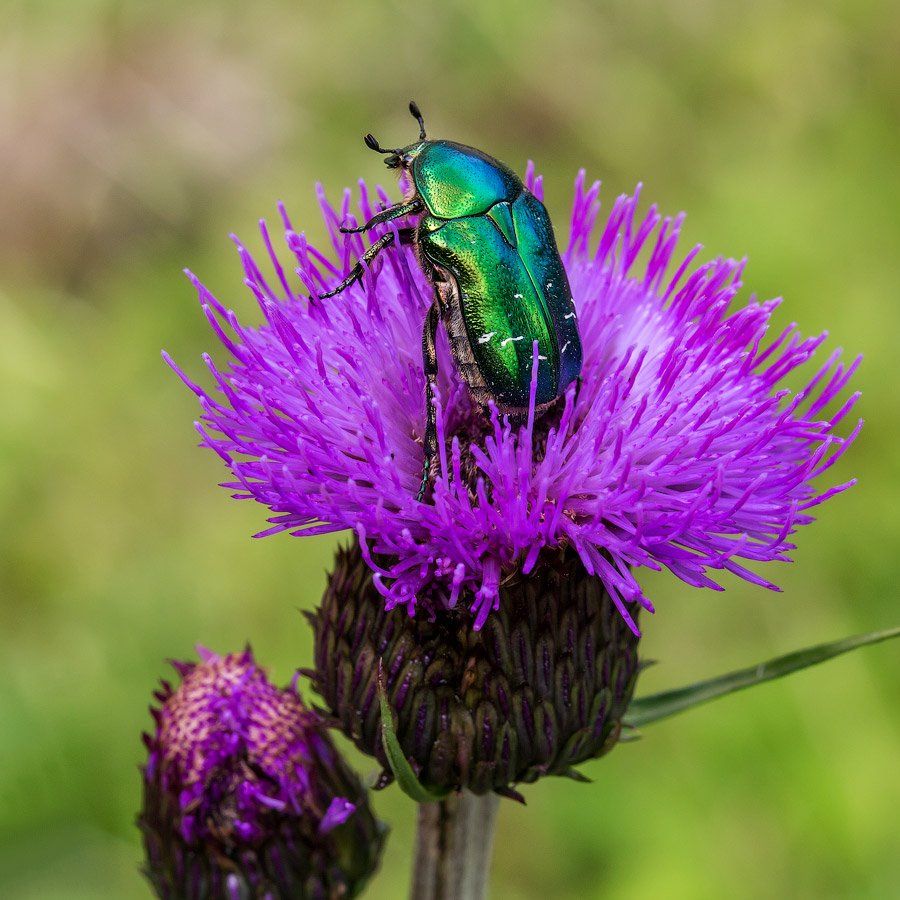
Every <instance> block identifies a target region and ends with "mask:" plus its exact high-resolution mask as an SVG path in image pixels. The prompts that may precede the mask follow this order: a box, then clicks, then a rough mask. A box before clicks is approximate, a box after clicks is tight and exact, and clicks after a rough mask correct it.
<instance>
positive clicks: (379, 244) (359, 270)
mask: <svg viewBox="0 0 900 900" xmlns="http://www.w3.org/2000/svg"><path fill="white" fill-rule="evenodd" d="M393 243H394V233H393V232H389V233H388V234H385V235H382V236H381V237H380V238H378V240H377V241H375V243H374V244H372V246H371V247H369V249H368V250H366V252H365V253H363V255H362V256H361V257H360V258H359V262H357V264H356V265H355V266H354V267H353V268H352V269H351V270H350V272H349V273H348V274H347V277H346V278H345V279H344V280H343V281H342V282H341V283H340V284H339V285H338V286H337V287H335V288H332V289H331V290H330V291H325V293H324V294H319V298H320V299H323V298H325V297H333V296H334V295H335V294H339V293H340V292H341V291H343V290H346V289H347V288H348V287H350V285H351V284H353V283H354V282H355V281H360V280H361V279H362V277H363V273H364V272H365V269H364V268H363V263H366V264H368V263H370V262H372V260H373V259H375V257H376V256H378V254H379V253H381V251H382V250H384V249H386V248H387V247H390V246H391V244H393Z"/></svg>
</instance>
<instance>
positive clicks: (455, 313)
mask: <svg viewBox="0 0 900 900" xmlns="http://www.w3.org/2000/svg"><path fill="white" fill-rule="evenodd" d="M409 111H410V113H411V114H412V116H413V117H414V118H415V119H416V120H417V121H418V123H419V139H418V140H417V141H415V142H413V143H412V144H410V145H409V146H408V147H401V148H399V149H393V150H390V149H384V148H382V147H380V146H379V144H378V141H377V140H375V138H374V137H373V136H372V135H371V134H367V135H366V137H365V142H366V145H367V146H368V147H369V148H371V149H372V150H375V151H376V152H378V153H383V154H386V159H385V164H386V165H387V166H388V168H390V169H398V168H399V169H402V170H404V171H405V172H406V173H408V178H407V184H408V189H407V194H406V196H405V198H404V200H403V202H402V203H397V204H395V205H394V206H390V207H388V208H387V209H384V210H382V211H381V212H379V213H377V214H376V215H374V216H373V217H372V218H371V219H370V220H369V221H368V222H366V223H365V224H364V225H361V226H360V227H358V228H342V229H341V231H343V232H344V233H347V234H349V233H354V232H364V231H368V230H369V229H370V228H373V227H375V226H376V225H380V224H382V223H384V222H389V221H391V220H392V219H398V218H400V217H402V216H408V215H419V214H421V218H420V219H419V221H418V224H417V225H416V226H415V227H410V228H400V229H398V230H397V232H396V237H398V238H399V241H400V243H401V244H411V245H412V246H413V248H414V250H415V253H416V257H417V259H418V261H419V264H420V266H421V267H422V270H423V271H424V272H425V274H426V275H427V276H428V278H429V279H430V280H431V282H432V284H433V285H434V292H435V300H434V302H433V303H432V305H431V307H430V309H429V310H428V314H427V316H426V319H425V327H424V334H423V338H422V347H423V355H424V363H425V378H426V387H425V404H426V423H427V424H426V430H425V440H424V444H425V463H424V469H423V473H422V484H421V487H420V489H419V493H418V498H419V499H420V500H421V499H422V498H423V497H424V495H425V490H426V488H427V485H428V479H429V472H430V469H431V462H432V460H433V459H434V456H435V453H436V451H437V428H436V422H435V409H434V403H433V397H434V385H435V381H436V379H437V372H438V364H437V353H436V350H435V337H436V333H437V325H438V320H439V319H442V320H443V322H444V326H445V327H446V329H447V334H448V336H449V338H450V347H451V350H452V352H453V357H454V359H455V361H456V365H457V366H458V368H459V371H460V373H461V374H462V376H463V378H464V379H465V381H466V383H467V384H468V386H469V388H470V390H471V392H472V395H473V397H474V398H475V400H476V401H477V402H479V403H481V404H484V405H487V404H488V403H489V402H491V401H493V402H494V403H495V404H496V405H497V407H498V409H499V410H500V411H501V412H504V413H508V414H511V415H516V414H523V413H525V412H527V410H528V407H529V402H530V392H531V379H532V368H533V365H534V342H535V341H537V348H538V349H537V352H538V358H537V361H538V371H537V396H536V399H535V405H536V408H537V409H538V410H541V409H543V408H546V407H548V406H549V405H550V404H552V403H553V402H554V401H555V400H556V399H557V398H558V397H560V396H561V395H562V394H563V392H564V391H565V390H566V388H567V387H568V386H569V385H570V384H571V383H572V382H573V381H576V380H577V379H578V378H579V377H580V373H581V339H580V337H579V335H578V325H577V318H576V313H575V304H574V301H573V299H572V292H571V290H570V288H569V280H568V278H567V277H566V271H565V269H564V268H563V264H562V260H561V259H560V257H559V251H558V249H557V247H556V239H555V237H554V235H553V226H552V225H551V224H550V217H549V216H548V215H547V210H546V208H545V207H544V204H543V203H541V201H540V200H538V199H537V197H535V196H534V194H532V193H531V192H530V191H529V190H528V189H527V188H526V187H525V185H524V184H523V183H522V180H521V179H520V178H519V177H518V176H517V175H516V174H515V173H514V172H513V171H512V170H511V169H509V168H508V167H507V166H505V165H504V164H503V163H501V162H500V161H499V160H496V159H494V158H493V157H491V156H488V155H487V154H486V153H482V152H481V151H480V150H476V149H475V148H473V147H466V146H464V145H463V144H457V143H455V142H453V141H430V140H428V139H427V138H426V136H425V124H424V122H423V120H422V114H421V113H420V112H419V108H418V106H416V104H415V102H411V103H410V104H409ZM394 240H395V233H394V232H388V233H387V234H384V235H383V236H382V237H380V238H379V239H378V240H377V241H375V242H374V243H373V244H372V246H371V247H370V248H369V249H368V250H367V251H366V252H365V253H364V254H363V256H362V257H361V259H360V261H359V262H358V263H357V264H356V265H355V266H354V267H353V268H352V269H351V270H350V272H349V274H348V275H347V277H346V278H345V279H344V280H343V281H342V282H341V283H340V284H339V285H338V286H337V287H336V288H334V289H333V290H331V291H328V292H327V293H324V294H322V295H321V296H322V297H331V296H334V295H335V294H338V293H340V292H341V291H343V290H344V289H345V288H347V287H349V286H350V285H351V284H353V283H354V282H355V281H359V280H360V279H361V278H362V276H363V273H364V271H365V269H364V264H366V265H367V264H368V263H370V262H371V261H372V260H373V259H374V258H375V257H376V256H377V255H378V254H379V253H380V252H381V251H382V250H384V249H386V248H387V247H389V246H391V245H392V244H393V243H394Z"/></svg>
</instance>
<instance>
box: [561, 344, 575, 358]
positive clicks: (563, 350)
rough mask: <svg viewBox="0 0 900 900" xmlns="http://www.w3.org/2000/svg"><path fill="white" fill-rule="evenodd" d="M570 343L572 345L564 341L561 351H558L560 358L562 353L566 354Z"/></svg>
mask: <svg viewBox="0 0 900 900" xmlns="http://www.w3.org/2000/svg"><path fill="white" fill-rule="evenodd" d="M571 343H572V342H571V341H566V342H565V343H564V344H563V345H562V350H560V351H559V355H560V356H562V355H563V353H565V352H566V349H567V348H568V346H569V344H571Z"/></svg>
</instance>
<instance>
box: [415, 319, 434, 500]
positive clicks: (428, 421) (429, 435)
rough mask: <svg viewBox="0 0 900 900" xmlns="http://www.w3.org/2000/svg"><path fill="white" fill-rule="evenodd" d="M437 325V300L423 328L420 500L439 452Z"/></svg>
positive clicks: (417, 497) (418, 498) (418, 495)
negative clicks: (423, 450) (423, 382)
mask: <svg viewBox="0 0 900 900" xmlns="http://www.w3.org/2000/svg"><path fill="white" fill-rule="evenodd" d="M437 326H438V305H437V301H435V302H434V303H432V304H431V306H430V307H429V309H428V315H427V316H426V317H425V327H424V328H423V330H422V358H423V361H424V364H425V365H424V368H425V439H424V441H423V443H424V445H425V462H424V464H423V466H422V484H421V485H420V487H419V493H418V494H417V495H416V500H418V501H420V502H421V501H422V499H423V498H424V497H425V491H426V490H427V488H428V479H429V476H430V475H431V461H432V460H433V459H434V456H435V454H436V453H437V410H436V409H435V408H434V386H435V382H436V381H437V374H438V361H437V344H436V338H437Z"/></svg>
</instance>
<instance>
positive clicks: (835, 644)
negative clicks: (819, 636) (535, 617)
mask: <svg viewBox="0 0 900 900" xmlns="http://www.w3.org/2000/svg"><path fill="white" fill-rule="evenodd" d="M898 636H900V628H888V629H886V630H884V631H872V632H869V633H868V634H859V635H856V636H855V637H849V638H844V639H842V640H839V641H832V642H831V643H828V644H818V645H816V646H815V647H807V648H806V649H805V650H795V651H794V652H793V653H788V654H786V655H784V656H776V657H775V659H770V660H769V661H768V662H763V663H760V664H759V665H758V666H751V667H750V668H747V669H739V670H738V671H737V672H729V673H728V674H727V675H720V676H718V677H717V678H710V679H709V680H707V681H698V682H696V683H695V684H689V685H687V686H686V687H682V688H676V689H675V690H672V691H662V692H661V693H659V694H650V695H649V696H647V697H639V698H638V699H636V700H633V701H632V702H631V705H630V706H629V707H628V712H627V713H626V715H625V722H626V723H627V724H629V725H633V726H635V727H640V726H641V725H649V724H650V723H652V722H658V721H659V720H660V719H666V718H668V717H669V716H674V715H675V714H676V713H680V712H684V711H685V710H686V709H690V708H691V707H692V706H697V705H699V704H700V703H706V702H708V701H709V700H715V699H716V698H717V697H724V696H725V695H726V694H731V693H733V692H734V691H742V690H744V688H749V687H753V686H754V685H757V684H762V683H763V682H765V681H772V680H774V679H775V678H783V677H784V676H785V675H790V674H791V672H799V671H800V670H801V669H805V668H807V667H808V666H815V665H817V664H818V663H821V662H825V660H827V659H831V658H832V657H835V656H840V655H841V654H842V653H848V652H849V651H850V650H856V649H857V648H858V647H866V646H868V645H869V644H877V643H880V642H881V641H888V640H890V639H891V638H895V637H898Z"/></svg>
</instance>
